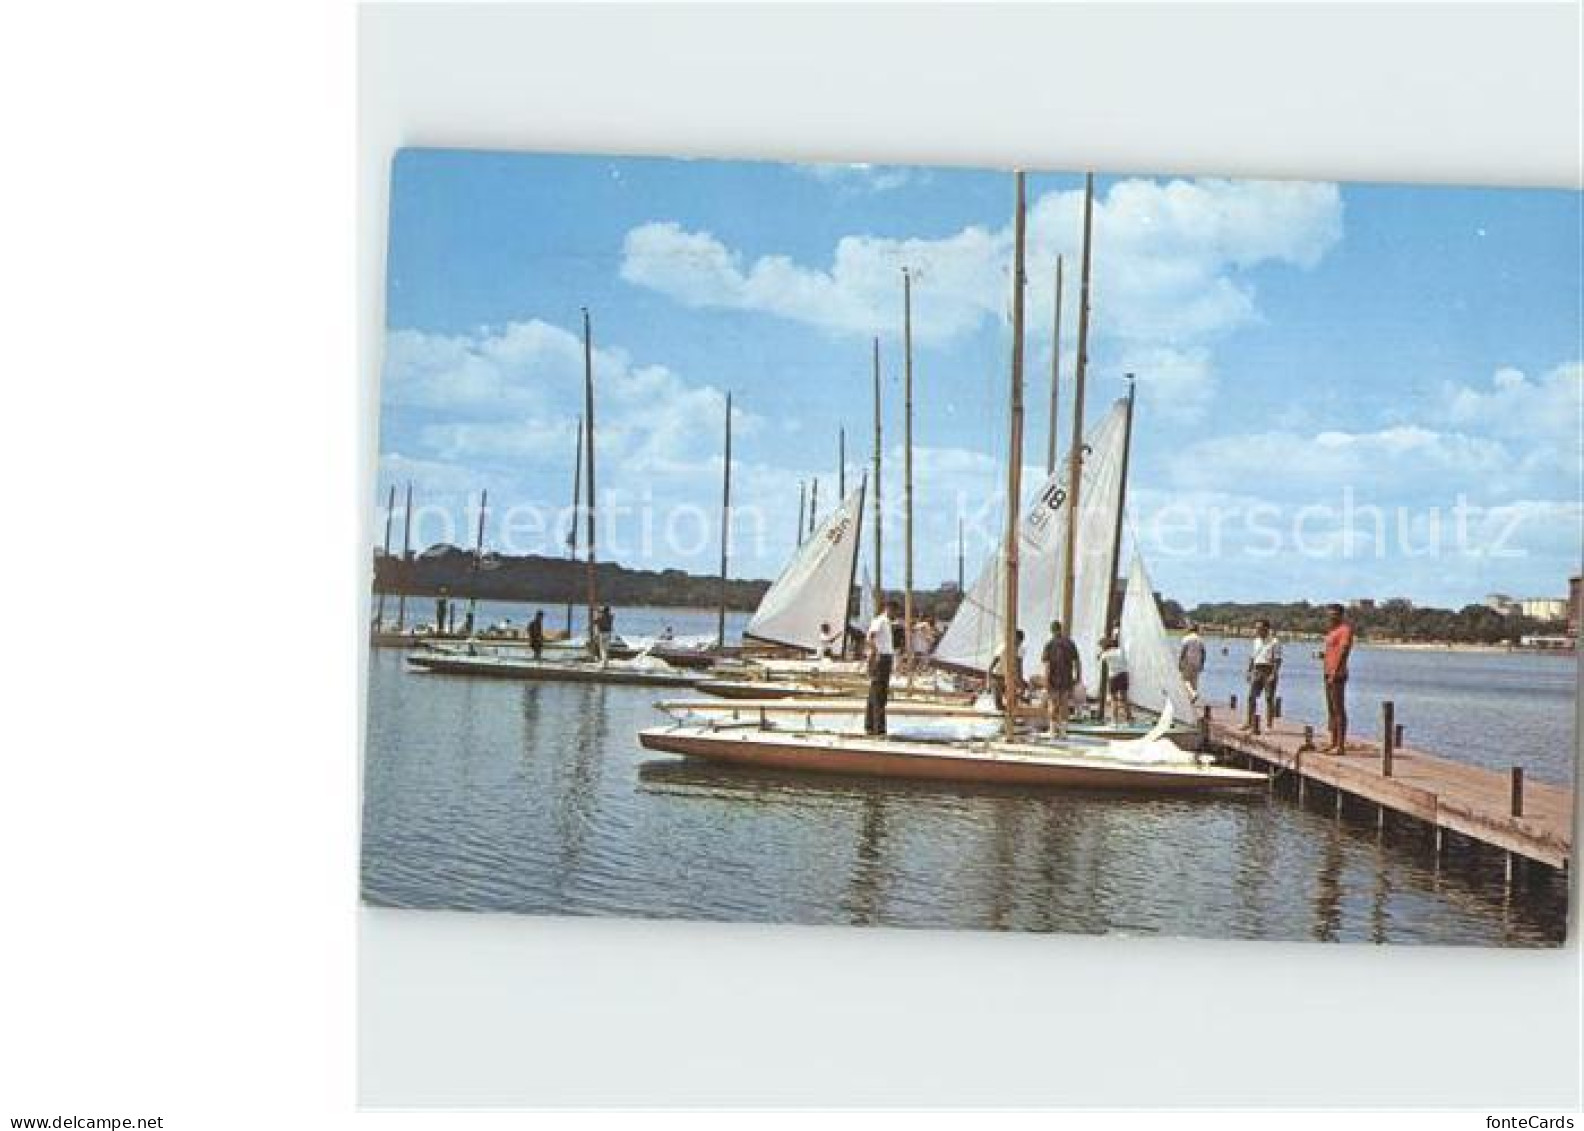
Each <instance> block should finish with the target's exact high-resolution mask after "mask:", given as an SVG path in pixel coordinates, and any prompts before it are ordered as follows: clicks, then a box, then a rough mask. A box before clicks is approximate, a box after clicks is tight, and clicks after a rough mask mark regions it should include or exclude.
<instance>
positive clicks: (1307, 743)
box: [1298, 723, 1315, 751]
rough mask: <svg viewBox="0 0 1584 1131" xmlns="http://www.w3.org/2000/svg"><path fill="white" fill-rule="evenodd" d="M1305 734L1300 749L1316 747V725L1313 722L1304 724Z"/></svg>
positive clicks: (1306, 749) (1305, 749)
mask: <svg viewBox="0 0 1584 1131" xmlns="http://www.w3.org/2000/svg"><path fill="white" fill-rule="evenodd" d="M1303 734H1304V737H1303V745H1302V746H1300V747H1298V749H1299V750H1300V751H1308V750H1313V749H1314V748H1315V744H1314V726H1313V725H1312V724H1309V723H1305V724H1304V731H1303Z"/></svg>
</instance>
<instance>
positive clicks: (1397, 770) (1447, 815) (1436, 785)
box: [1208, 711, 1573, 868]
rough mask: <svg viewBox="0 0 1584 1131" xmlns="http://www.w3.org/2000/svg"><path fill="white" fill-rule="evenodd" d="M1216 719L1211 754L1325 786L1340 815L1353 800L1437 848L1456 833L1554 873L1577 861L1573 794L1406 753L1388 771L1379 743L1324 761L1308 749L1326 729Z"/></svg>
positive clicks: (1353, 744)
mask: <svg viewBox="0 0 1584 1131" xmlns="http://www.w3.org/2000/svg"><path fill="white" fill-rule="evenodd" d="M1220 713H1221V714H1223V715H1230V712H1220ZM1216 714H1217V712H1216V711H1211V712H1210V721H1209V723H1208V726H1209V740H1210V744H1211V746H1212V747H1214V748H1216V749H1218V750H1221V751H1224V752H1229V753H1233V754H1238V755H1242V756H1243V757H1245V758H1246V759H1248V760H1249V761H1250V762H1253V763H1259V764H1261V765H1263V766H1265V767H1268V768H1270V769H1273V770H1277V771H1280V772H1282V773H1290V774H1294V775H1296V776H1297V778H1298V782H1299V789H1300V790H1302V789H1303V787H1304V785H1305V784H1306V783H1319V784H1320V785H1323V786H1326V787H1328V788H1330V789H1332V790H1334V791H1336V796H1337V804H1338V806H1339V807H1340V805H1341V803H1342V798H1343V797H1344V796H1348V797H1354V798H1359V799H1361V800H1364V801H1368V802H1370V803H1372V804H1374V805H1376V806H1377V807H1378V810H1379V812H1380V813H1381V815H1382V819H1384V814H1385V813H1387V812H1392V813H1398V814H1401V815H1403V816H1407V817H1411V818H1414V819H1416V820H1419V821H1423V822H1424V823H1426V824H1428V825H1430V826H1431V827H1432V828H1433V829H1435V833H1436V837H1435V839H1436V844H1437V846H1438V847H1439V845H1440V843H1441V836H1442V833H1443V832H1452V833H1457V834H1459V835H1462V836H1465V837H1469V838H1471V839H1473V840H1476V841H1479V842H1481V843H1483V844H1486V845H1489V846H1491V847H1493V848H1497V849H1500V850H1502V851H1504V852H1508V853H1511V854H1513V855H1515V856H1520V857H1523V858H1524V859H1527V860H1534V861H1538V862H1539V863H1542V864H1545V865H1547V866H1549V867H1552V868H1567V867H1568V866H1569V865H1570V863H1571V861H1572V856H1573V792H1572V791H1571V790H1568V789H1564V788H1562V787H1560V786H1554V785H1548V784H1545V783H1540V782H1525V781H1523V780H1522V778H1521V776H1520V775H1517V774H1502V773H1498V772H1497V771H1494V770H1487V769H1484V768H1482V767H1479V766H1470V765H1468V764H1466V763H1463V762H1454V761H1452V760H1450V759H1448V758H1441V757H1437V756H1436V755H1434V754H1431V753H1429V752H1428V751H1424V750H1417V749H1414V748H1413V747H1407V746H1405V747H1401V748H1394V749H1393V750H1392V751H1391V755H1390V762H1389V770H1388V762H1387V759H1386V756H1385V752H1384V751H1383V749H1382V745H1381V743H1380V742H1360V741H1357V740H1353V741H1350V742H1349V743H1348V750H1347V753H1346V754H1344V755H1340V756H1338V755H1331V754H1321V753H1319V752H1318V751H1317V750H1314V749H1305V748H1304V747H1305V732H1306V729H1308V730H1312V733H1313V734H1314V735H1315V736H1317V737H1315V739H1314V742H1315V743H1316V744H1323V743H1324V741H1325V740H1324V733H1325V732H1324V728H1323V727H1312V728H1306V726H1305V724H1303V723H1301V722H1293V721H1289V720H1287V719H1278V720H1277V721H1276V722H1275V724H1274V725H1271V726H1268V727H1266V728H1265V729H1264V730H1263V732H1262V733H1260V734H1258V735H1255V734H1250V733H1246V732H1244V731H1242V730H1240V729H1238V727H1237V726H1235V725H1232V724H1231V722H1230V720H1228V721H1218V720H1217V719H1216Z"/></svg>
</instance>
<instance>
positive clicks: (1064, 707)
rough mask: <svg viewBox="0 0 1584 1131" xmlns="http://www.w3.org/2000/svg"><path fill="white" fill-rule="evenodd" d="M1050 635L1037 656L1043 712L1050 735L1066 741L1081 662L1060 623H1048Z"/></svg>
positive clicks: (1081, 676) (1074, 645) (1076, 649)
mask: <svg viewBox="0 0 1584 1131" xmlns="http://www.w3.org/2000/svg"><path fill="white" fill-rule="evenodd" d="M1050 631H1051V636H1050V639H1049V640H1048V641H1046V642H1045V650H1044V651H1043V652H1041V653H1040V660H1041V661H1042V662H1043V663H1044V665H1045V708H1046V711H1047V712H1048V713H1049V715H1050V732H1051V734H1052V735H1053V736H1054V737H1056V738H1066V737H1067V719H1068V716H1069V715H1070V714H1071V713H1072V695H1073V689H1074V688H1075V687H1077V686H1078V685H1079V684H1080V683H1081V682H1082V681H1083V670H1082V669H1083V661H1082V660H1081V659H1080V658H1079V656H1078V645H1076V644H1074V643H1073V642H1072V637H1070V636H1068V635H1067V634H1066V633H1065V632H1063V631H1062V623H1061V621H1059V620H1053V621H1051V626H1050Z"/></svg>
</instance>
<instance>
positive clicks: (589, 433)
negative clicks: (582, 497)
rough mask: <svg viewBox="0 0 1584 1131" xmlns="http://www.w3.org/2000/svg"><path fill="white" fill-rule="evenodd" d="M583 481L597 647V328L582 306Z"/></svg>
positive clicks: (591, 615)
mask: <svg viewBox="0 0 1584 1131" xmlns="http://www.w3.org/2000/svg"><path fill="white" fill-rule="evenodd" d="M583 430H584V433H585V436H584V443H583V457H584V459H585V460H586V461H587V462H586V464H585V465H584V469H583V481H584V482H585V483H587V484H588V511H587V512H586V513H587V515H588V526H587V531H588V638H589V643H590V647H594V646H595V645H594V643H593V642H594V640H595V639H596V637H595V635H594V618H595V617H596V616H598V614H599V589H598V586H597V584H596V582H595V563H596V561H597V559H596V557H595V548H594V505H595V500H596V498H597V496H596V495H595V493H594V331H593V330H592V329H591V328H590V326H589V312H588V307H586V306H585V307H584V308H583Z"/></svg>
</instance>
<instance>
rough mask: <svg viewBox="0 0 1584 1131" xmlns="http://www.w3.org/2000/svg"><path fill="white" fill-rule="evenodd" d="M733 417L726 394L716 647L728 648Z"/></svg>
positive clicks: (729, 395) (729, 399) (730, 397)
mask: <svg viewBox="0 0 1584 1131" xmlns="http://www.w3.org/2000/svg"><path fill="white" fill-rule="evenodd" d="M731 416H732V395H731V393H729V392H728V393H727V394H726V470H725V473H724V475H723V476H722V482H721V559H720V562H721V566H720V615H719V616H718V617H717V619H716V621H715V647H717V648H724V647H726V554H727V548H728V546H729V545H730V543H731Z"/></svg>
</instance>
